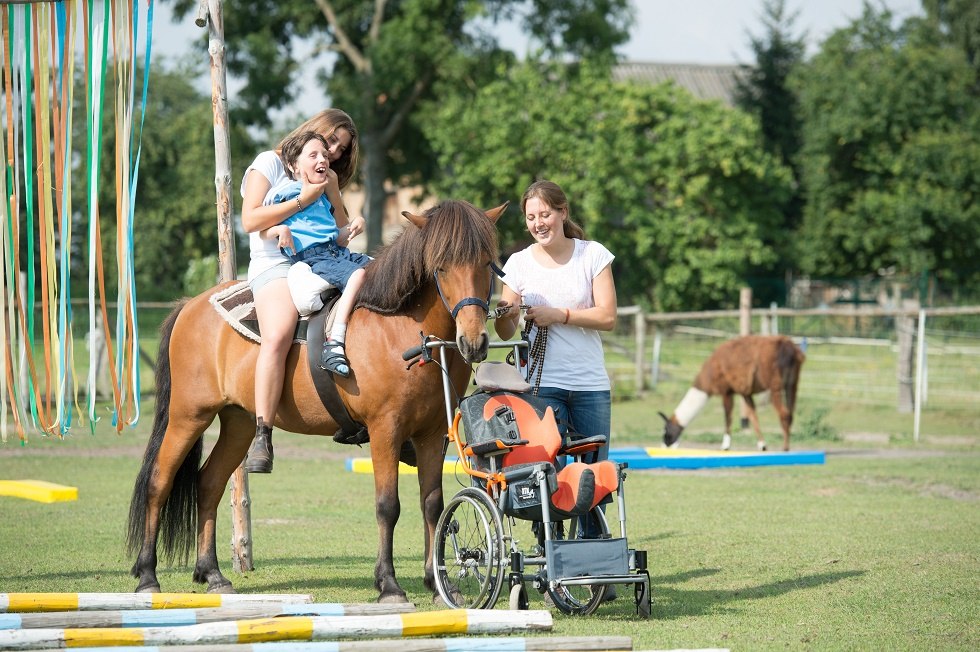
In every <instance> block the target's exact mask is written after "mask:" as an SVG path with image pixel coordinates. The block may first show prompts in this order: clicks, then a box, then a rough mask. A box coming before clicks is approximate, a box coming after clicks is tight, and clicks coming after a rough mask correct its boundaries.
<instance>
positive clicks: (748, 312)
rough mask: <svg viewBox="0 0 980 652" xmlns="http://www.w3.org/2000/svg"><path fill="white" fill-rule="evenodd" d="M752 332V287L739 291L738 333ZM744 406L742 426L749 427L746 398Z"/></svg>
mask: <svg viewBox="0 0 980 652" xmlns="http://www.w3.org/2000/svg"><path fill="white" fill-rule="evenodd" d="M751 332H752V288H742V290H741V291H740V292H739V293H738V334H739V335H742V336H745V335H749V334H750V333H751ZM741 406H742V418H741V420H740V421H741V425H742V428H743V429H745V428H748V427H749V406H748V405H746V404H745V399H744V398H743V399H742V401H741Z"/></svg>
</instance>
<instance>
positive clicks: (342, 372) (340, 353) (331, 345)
mask: <svg viewBox="0 0 980 652" xmlns="http://www.w3.org/2000/svg"><path fill="white" fill-rule="evenodd" d="M320 368H321V369H323V370H324V371H329V372H330V373H332V374H337V375H338V376H343V377H344V378H347V377H348V376H350V361H349V360H347V356H346V355H345V354H344V343H343V342H335V341H333V340H327V342H325V343H324V345H323V353H322V354H321V355H320Z"/></svg>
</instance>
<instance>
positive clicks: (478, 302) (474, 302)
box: [432, 263, 502, 320]
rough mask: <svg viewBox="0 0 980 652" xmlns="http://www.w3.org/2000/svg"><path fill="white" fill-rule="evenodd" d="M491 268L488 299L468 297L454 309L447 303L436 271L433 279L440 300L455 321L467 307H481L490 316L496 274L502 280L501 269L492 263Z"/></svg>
mask: <svg viewBox="0 0 980 652" xmlns="http://www.w3.org/2000/svg"><path fill="white" fill-rule="evenodd" d="M489 268H490V269H491V270H492V271H493V273H491V274H490V288H489V289H488V290H487V298H486V299H485V300H484V299H481V298H479V297H466V298H465V299H461V300H460V301H459V303H457V304H456V305H455V306H453V307H452V308H450V307H449V302H448V301H446V295H444V294H443V293H442V286H441V285H439V271H438V270H436V271H435V272H433V273H432V276H433V278H435V280H436V290H437V291H438V292H439V298H440V299H442V305H444V306H446V310H448V311H449V314H450V315H451V316H452V318H453V320H455V319H456V315H457V314H459V311H460V310H462V309H463V308H465V307H466V306H480V307H481V308H483V312H485V313H486V314H487V315H488V316H489V314H490V297H491V296H493V277H494V274H496V275H497V276H499V277H501V278H502V275H501V272H500V268H499V267H497V266H496V265H495V264H493V263H490V265H489Z"/></svg>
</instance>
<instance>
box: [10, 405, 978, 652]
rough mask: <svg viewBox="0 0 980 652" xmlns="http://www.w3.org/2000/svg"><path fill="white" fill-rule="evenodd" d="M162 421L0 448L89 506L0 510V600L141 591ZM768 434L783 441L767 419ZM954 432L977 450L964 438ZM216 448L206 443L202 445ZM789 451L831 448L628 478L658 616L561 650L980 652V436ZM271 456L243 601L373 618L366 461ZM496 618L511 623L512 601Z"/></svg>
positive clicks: (324, 449)
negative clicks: (359, 607)
mask: <svg viewBox="0 0 980 652" xmlns="http://www.w3.org/2000/svg"><path fill="white" fill-rule="evenodd" d="M654 398H655V399H656V400H654ZM662 403H663V401H662V399H661V397H660V396H656V397H653V398H650V399H648V400H646V401H642V402H641V401H632V402H617V403H616V404H615V406H614V417H613V418H614V424H615V427H616V433H615V435H614V437H616V445H626V444H627V443H645V444H651V443H654V441H655V440H656V436H655V435H651V434H650V433H658V432H659V428H658V427H657V424H656V423H655V420H656V421H659V418H655V417H654V418H651V415H653V411H654V409H657V408H659V409H664V408H665V407H667V408H669V407H670V402H669V401H668V402H667V403H666V405H662ZM804 407H805V409H811V407H810V406H809V405H806V406H804ZM150 408H151V406H150V405H146V406H144V412H143V414H144V419H143V420H141V422H140V424H139V425H138V426H137V428H136V429H135V430H134V429H127V430H126V431H125V432H124V433H123V434H122V435H121V436H117V435H116V434H115V433H114V432H113V431H112V429H111V426H110V425H109V423H108V420H105V421H103V422H102V423H100V425H99V427H98V432H97V433H96V434H95V435H94V436H93V435H89V434H87V432H86V433H84V434H77V435H75V436H73V437H70V438H68V439H66V440H64V441H58V440H51V439H43V438H40V437H35V438H33V439H32V440H31V441H30V443H29V444H28V445H27V446H26V447H21V446H19V445H18V444H16V443H15V442H8V443H7V444H6V445H5V446H3V447H0V478H3V479H26V478H33V479H43V480H48V481H52V482H58V483H62V484H69V485H73V486H76V487H78V489H79V500H78V501H77V502H71V503H55V504H50V505H47V504H42V503H36V502H31V501H26V500H21V499H16V498H8V497H0V591H4V592H35V591H79V592H83V591H107V592H115V591H132V590H133V589H134V588H135V580H133V579H132V578H131V577H129V575H128V570H129V568H130V566H131V565H132V559H131V558H130V557H128V556H127V555H126V553H125V550H124V548H123V538H124V528H125V518H126V512H127V509H128V503H129V495H130V491H131V490H132V484H133V480H134V478H135V475H136V471H137V469H138V466H139V464H140V456H141V453H142V446H143V441H144V439H145V436H146V435H145V433H146V432H147V431H148V429H149V422H150V416H151V409H150ZM715 410H716V411H717V414H711V415H709V414H708V412H710V411H715ZM665 411H667V410H666V409H665ZM761 412H762V413H766V412H771V409H768V408H762V409H761ZM840 412H841V410H840V409H839V408H837V409H832V410H831V411H830V412H829V413H827V414H826V415H825V416H824V417H822V419H823V420H825V421H829V422H830V423H831V424H832V425H833V427H834V429H835V431H836V432H837V435H839V436H840V435H848V433H849V431H848V430H847V428H848V427H849V426H848V424H850V423H859V424H865V423H868V424H871V425H868V426H866V427H864V426H862V430H875V431H879V430H876V428H877V427H878V426H885V427H886V428H887V427H888V426H887V424H883V421H884V420H885V418H886V417H887V415H886V414H877V413H870V414H863V415H862V414H856V413H855V414H840ZM720 413H721V409H720V406H719V405H718V404H717V401H716V400H714V401H713V402H712V403H709V408H708V410H706V414H705V415H702V416H701V417H699V419H702V420H704V421H705V422H708V421H709V420H711V419H717V421H718V423H720V421H721V414H720ZM974 418H975V417H974ZM706 425H707V423H706ZM770 427H771V428H772V429H773V431H775V427H774V420H773V421H771V422H770ZM958 428H960V429H961V431H962V432H964V433H968V432H970V426H969V425H968V424H960V425H959V426H958ZM718 430H719V429H717V428H716V429H715V430H714V431H713V432H711V431H708V430H706V431H705V432H703V433H701V434H698V433H685V441H686V442H687V443H689V444H694V445H701V444H704V445H708V444H710V445H711V446H714V445H716V444H717V432H718ZM817 430H818V431H819V429H817ZM688 435H691V439H690V440H687V437H688ZM213 441H214V438H213V437H212V436H210V435H209V436H208V439H207V442H208V444H209V445H210V444H212V443H213ZM797 443H798V446H796V448H821V449H827V450H829V451H830V454H828V457H827V462H826V464H824V465H820V466H799V467H794V466H786V467H759V468H747V469H718V470H703V471H665V470H651V471H631V472H630V474H629V478H628V481H627V504H628V507H629V510H630V514H629V542H630V545H631V546H632V547H636V548H640V549H646V550H647V551H648V553H649V564H650V569H651V576H652V587H653V618H652V619H650V620H640V619H638V618H637V617H636V616H634V614H633V609H632V604H631V600H629V599H627V598H628V591H627V590H626V589H623V588H621V589H620V595H621V596H622V597H621V598H620V599H619V600H618V601H616V602H613V603H610V604H608V605H603V606H602V607H601V608H600V609H599V611H598V613H597V614H595V615H593V616H589V617H586V618H570V617H565V616H562V615H560V614H558V613H555V626H554V630H553V632H552V633H551V635H557V636H588V635H628V636H631V637H632V638H633V645H634V648H635V649H651V648H681V647H687V648H695V647H727V648H731V649H733V650H749V649H751V650H756V649H763V650H766V649H769V650H775V649H786V648H790V649H821V650H824V649H826V650H840V649H862V650H863V649H868V650H879V649H896V650H921V649H942V650H974V649H977V648H978V647H980V625H978V620H977V618H976V614H977V613H978V611H980V584H978V580H977V578H978V577H980V546H978V543H977V535H978V533H980V509H978V500H980V446H978V443H980V437H977V435H976V430H975V429H973V430H972V437H968V436H965V435H961V436H959V437H957V438H950V439H948V440H942V439H940V440H938V441H934V440H929V441H924V442H920V443H919V444H913V443H912V442H911V441H910V439H905V438H902V439H898V440H896V439H895V438H893V439H891V440H890V443H888V444H886V445H876V446H874V448H875V449H876V450H874V451H871V450H868V449H870V448H871V447H870V446H868V445H863V446H862V445H860V444H859V443H855V442H853V441H851V442H848V441H847V440H846V438H845V440H844V441H842V442H841V441H837V440H833V439H828V440H821V439H817V438H813V439H805V440H801V441H799V442H797ZM753 445H754V444H753V443H752V437H751V436H750V435H744V434H743V435H738V436H736V446H737V447H740V448H750V447H752V446H753ZM276 452H277V459H276V471H275V473H274V474H273V475H271V476H252V477H251V479H250V484H251V498H252V501H253V505H252V528H253V546H254V555H255V563H256V570H254V571H252V572H249V573H246V574H244V575H236V574H235V573H234V572H233V571H232V570H231V568H230V566H231V564H230V552H229V551H230V543H229V542H230V529H231V516H230V513H229V508H228V506H227V499H226V500H224V501H223V502H222V506H221V513H220V514H219V519H218V553H219V559H220V560H221V563H222V568H223V570H224V572H225V573H226V574H227V575H228V576H229V578H230V579H232V581H233V582H234V583H235V585H236V587H237V589H238V590H239V591H241V592H283V593H294V592H295V593H311V594H313V596H314V598H315V599H316V600H318V601H323V602H365V601H372V600H374V599H375V598H376V592H375V590H374V587H373V572H374V561H375V554H376V541H377V530H376V525H375V518H374V507H373V500H374V486H373V479H372V478H371V476H369V475H361V474H352V473H348V472H346V471H345V470H344V461H343V458H344V456H346V455H364V454H367V451H366V450H360V449H354V448H342V447H340V446H338V445H336V444H334V443H333V442H331V441H330V440H329V438H318V437H301V436H296V435H290V434H280V435H278V437H277V440H276ZM444 486H445V490H446V494H447V497H448V496H449V495H452V494H453V493H454V492H455V491H456V487H457V485H456V483H455V481H454V480H453V479H452V478H451V477H450V476H447V477H446V479H445V483H444ZM401 498H402V515H401V520H400V522H399V524H398V527H397V530H396V538H395V551H394V556H395V564H396V570H397V573H398V578H399V581H400V582H401V584H402V586H403V588H404V589H405V590H406V591H407V592H408V595H409V599H410V600H411V601H412V602H414V603H415V604H416V605H417V607H418V608H419V609H422V610H428V609H433V608H435V607H434V606H433V604H432V602H431V597H430V595H429V594H428V592H427V591H426V590H425V589H424V587H423V586H422V539H421V537H422V524H421V516H420V513H419V510H418V508H417V503H418V491H417V488H416V485H415V482H414V479H413V478H412V477H411V476H402V482H401ZM613 514H614V512H612V511H611V512H610V515H611V516H612V515H613ZM160 580H161V583H162V585H163V588H164V590H166V591H201V590H202V587H200V586H199V585H195V584H193V583H192V582H191V569H190V567H174V568H167V567H165V566H163V565H162V564H161V572H160ZM531 600H532V602H531V606H532V608H544V605H543V602H542V601H541V599H540V597H539V596H538V595H537V594H536V593H534V592H533V591H532V596H531ZM498 606H499V607H501V608H504V607H505V606H506V598H505V597H504V598H502V599H501V601H500V602H499V603H498Z"/></svg>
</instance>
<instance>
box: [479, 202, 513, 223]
mask: <svg viewBox="0 0 980 652" xmlns="http://www.w3.org/2000/svg"><path fill="white" fill-rule="evenodd" d="M508 206H510V202H509V201H505V202H504V203H503V204H501V205H500V206H497V207H496V208H491V209H490V210H488V211H485V212H486V215H487V217H489V218H490V221H491V222H494V223H496V221H497V218H499V217H500V216H501V215H503V214H504V211H505V210H507V207H508Z"/></svg>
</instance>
